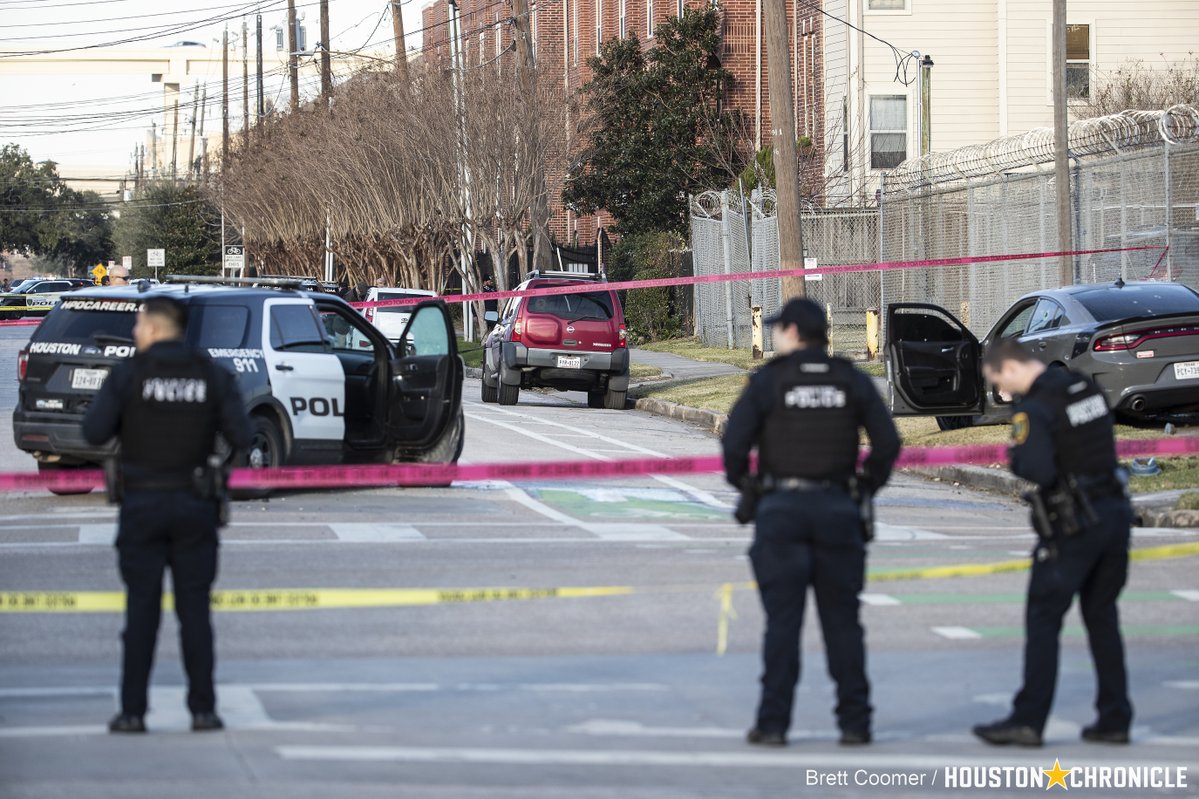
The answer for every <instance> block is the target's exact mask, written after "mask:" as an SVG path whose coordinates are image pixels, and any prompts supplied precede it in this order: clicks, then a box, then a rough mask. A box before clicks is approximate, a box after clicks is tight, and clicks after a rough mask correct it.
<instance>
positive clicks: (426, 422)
mask: <svg viewBox="0 0 1199 799" xmlns="http://www.w3.org/2000/svg"><path fill="white" fill-rule="evenodd" d="M395 347H396V357H395V359H394V360H393V361H392V363H391V369H390V374H391V382H390V388H389V392H388V406H389V407H388V417H387V427H388V432H389V433H390V434H391V435H392V436H393V437H394V438H395V440H396V443H397V444H398V445H399V446H400V447H402V448H404V449H407V450H418V451H419V450H426V449H428V448H430V447H432V446H433V445H435V444H436V443H437V442H438V441H439V440H440V439H441V438H442V436H443V435H444V434H445V433H446V431H447V430H449V429H450V427H451V425H453V424H455V423H456V422H457V420H458V416H459V415H460V413H461V411H462V378H463V375H462V360H461V359H460V358H459V357H458V340H457V337H456V336H455V334H454V323H453V321H452V320H451V319H450V311H449V308H448V307H447V306H446V304H445V303H444V302H441V301H439V300H438V301H430V302H422V303H421V304H419V305H417V306H416V307H415V309H414V310H413V311H412V316H411V317H410V318H409V319H408V324H407V325H406V326H405V327H404V332H403V333H402V334H401V335H400V339H399V341H398V342H397V343H396V345H395Z"/></svg>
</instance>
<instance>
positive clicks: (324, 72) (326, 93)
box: [321, 0, 333, 108]
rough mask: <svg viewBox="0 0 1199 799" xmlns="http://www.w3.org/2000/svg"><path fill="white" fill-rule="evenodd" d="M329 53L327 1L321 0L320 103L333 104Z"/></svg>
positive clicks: (331, 66) (331, 67) (331, 69)
mask: <svg viewBox="0 0 1199 799" xmlns="http://www.w3.org/2000/svg"><path fill="white" fill-rule="evenodd" d="M330 57H331V56H330V53H329V0H321V102H322V103H324V104H325V108H328V107H329V105H330V103H332V102H333V65H332V62H331V61H330Z"/></svg>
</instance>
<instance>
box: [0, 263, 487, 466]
mask: <svg viewBox="0 0 1199 799" xmlns="http://www.w3.org/2000/svg"><path fill="white" fill-rule="evenodd" d="M257 282H259V283H261V282H262V281H257ZM275 282H276V283H279V284H281V286H280V287H275V288H263V287H244V288H243V287H231V286H224V285H198V284H193V283H187V284H184V285H174V284H172V285H165V286H161V287H155V288H149V287H146V286H142V287H141V288H140V289H139V288H134V287H130V288H127V289H126V288H117V289H113V288H106V289H103V290H99V289H83V290H80V291H77V292H72V293H71V294H70V295H69V296H67V297H64V298H63V299H62V301H61V302H60V303H59V304H58V305H57V306H56V307H55V308H54V310H52V311H50V313H49V315H48V316H47V317H46V319H45V321H43V322H42V324H41V325H40V326H38V328H37V330H36V331H35V332H34V334H33V337H32V338H31V339H30V342H29V344H28V346H27V347H26V349H25V350H23V351H22V352H21V353H20V354H19V356H18V372H19V380H20V388H19V399H18V404H17V408H16V410H15V411H14V413H13V434H14V438H15V439H16V445H17V447H18V448H20V449H22V450H24V451H26V452H28V453H30V454H31V455H32V456H33V457H34V458H35V459H36V460H37V462H38V467H39V469H40V470H54V469H63V468H73V467H78V466H90V465H93V464H97V463H100V462H102V461H103V460H105V459H106V458H108V457H110V456H111V455H112V454H113V452H114V449H113V448H114V447H115V444H113V443H112V442H110V443H109V444H107V445H105V446H103V447H93V446H91V445H89V444H88V443H87V442H85V441H84V440H83V434H82V429H81V425H82V419H83V414H84V412H85V411H86V409H87V406H88V404H89V403H90V402H91V401H92V398H93V397H94V396H95V394H96V392H97V391H98V390H99V388H100V386H101V384H102V383H103V382H104V379H105V378H106V377H107V376H108V373H109V371H110V370H111V369H112V367H113V366H115V365H116V364H117V363H118V362H120V361H121V360H123V359H126V358H131V357H132V356H133V355H134V352H135V348H134V344H133V323H134V320H135V317H136V315H137V311H138V308H139V307H140V305H141V302H142V301H143V300H144V299H146V298H147V297H151V296H156V295H168V296H171V297H173V298H175V299H177V300H180V301H181V302H184V303H186V304H187V306H188V311H189V321H188V329H187V333H186V341H187V343H189V344H191V345H193V346H195V347H197V348H199V349H201V350H202V351H204V352H206V353H208V355H209V356H210V357H212V358H213V359H214V360H215V361H216V362H217V363H219V364H220V365H222V366H223V367H225V368H226V369H228V370H229V371H230V372H232V373H233V374H234V376H235V377H236V378H237V383H238V387H239V388H240V389H241V392H242V395H243V397H244V398H245V402H246V407H247V410H248V411H249V412H250V416H251V419H252V420H253V422H254V429H255V435H254V442H253V444H252V445H251V447H250V450H249V452H248V453H247V454H246V458H245V465H249V466H251V467H255V468H262V467H268V466H282V465H299V464H342V463H393V462H396V461H419V462H428V463H450V462H456V461H457V459H458V457H459V455H460V454H461V453H462V441H463V432H464V427H463V418H462V378H463V364H462V359H461V358H460V357H459V355H458V348H457V342H456V339H455V336H454V328H453V325H452V323H451V320H450V315H449V311H448V309H447V308H446V306H445V304H444V303H442V302H440V301H429V302H423V303H421V304H420V305H417V306H415V307H414V308H413V309H412V312H411V313H412V316H411V318H410V319H409V320H408V324H407V327H406V328H405V333H404V336H403V337H402V338H401V339H400V342H401V343H399V344H392V343H391V342H389V341H388V340H387V338H386V337H385V336H384V335H383V334H382V333H380V332H379V331H378V330H377V329H376V328H375V326H374V325H372V324H370V323H369V322H368V321H366V320H365V319H364V318H363V317H362V315H361V314H359V313H358V312H357V311H356V310H354V309H353V308H352V307H350V305H348V304H347V303H346V302H345V301H344V300H341V299H340V298H338V297H336V296H335V295H330V294H322V293H308V292H303V291H298V290H294V289H291V288H287V287H286V286H288V285H294V284H287V283H286V282H285V281H275ZM163 446H170V442H169V441H164V442H163Z"/></svg>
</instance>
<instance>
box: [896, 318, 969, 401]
mask: <svg viewBox="0 0 1199 799" xmlns="http://www.w3.org/2000/svg"><path fill="white" fill-rule="evenodd" d="M886 359H887V383H888V386H889V389H890V391H889V394H890V397H889V400H890V406H891V413H892V415H894V416H932V415H936V416H978V415H980V414H982V412H983V396H984V392H983V379H982V370H981V365H982V346H981V345H980V344H979V341H978V339H977V338H975V337H974V334H972V333H971V332H970V331H969V329H967V328H966V326H965V325H963V324H962V323H961V322H959V321H958V320H957V318H956V317H955V316H953V314H951V313H949V312H948V311H946V310H945V309H944V308H940V307H938V306H936V305H924V304H921V303H896V304H894V305H889V306H887V347H886Z"/></svg>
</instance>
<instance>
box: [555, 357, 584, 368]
mask: <svg viewBox="0 0 1199 799" xmlns="http://www.w3.org/2000/svg"><path fill="white" fill-rule="evenodd" d="M558 368H559V369H582V368H583V357H582V356H581V355H574V356H568V355H559V356H558Z"/></svg>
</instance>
